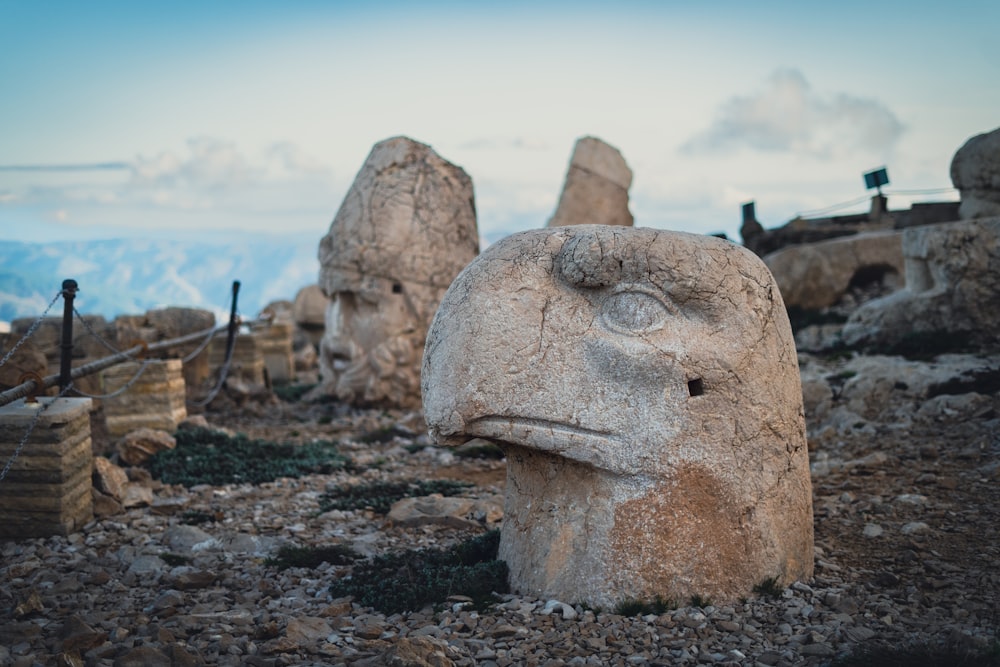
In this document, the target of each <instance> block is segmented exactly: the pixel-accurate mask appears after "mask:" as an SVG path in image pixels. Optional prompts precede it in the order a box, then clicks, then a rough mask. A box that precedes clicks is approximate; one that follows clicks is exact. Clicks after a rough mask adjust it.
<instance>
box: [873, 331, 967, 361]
mask: <svg viewBox="0 0 1000 667" xmlns="http://www.w3.org/2000/svg"><path fill="white" fill-rule="evenodd" d="M866 351H867V352H868V353H869V354H886V355H892V356H900V357H905V358H906V359H909V360H911V361H930V360H931V359H934V357H936V356H938V355H939V354H948V353H954V352H975V351H977V348H976V347H975V346H974V345H973V344H972V336H971V334H970V333H968V332H961V331H911V332H909V333H907V334H906V335H904V336H903V337H902V338H900V339H899V340H898V341H897V342H895V343H893V344H891V345H884V346H872V347H869V348H867V349H866Z"/></svg>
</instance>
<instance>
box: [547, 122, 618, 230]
mask: <svg viewBox="0 0 1000 667" xmlns="http://www.w3.org/2000/svg"><path fill="white" fill-rule="evenodd" d="M631 185H632V170H631V169H629V168H628V165H627V164H626V163H625V158H623V157H622V154H621V153H620V152H619V151H618V149H617V148H615V147H613V146H610V145H608V144H606V143H604V142H603V141H601V140H600V139H597V138H596V137H583V138H582V139H580V140H578V141H577V142H576V147H575V148H574V149H573V156H572V158H570V162H569V171H568V172H567V173H566V182H565V183H564V184H563V190H562V194H561V195H560V197H559V205H558V207H557V208H556V212H555V214H554V215H553V216H552V219H551V220H549V225H548V226H549V227H561V226H563V225H587V224H601V225H622V226H625V227H631V226H632V213H631V211H629V209H628V189H629V187H631Z"/></svg>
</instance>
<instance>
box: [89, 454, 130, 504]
mask: <svg viewBox="0 0 1000 667" xmlns="http://www.w3.org/2000/svg"><path fill="white" fill-rule="evenodd" d="M93 483H94V489H95V490H97V491H100V492H101V493H104V494H106V495H108V496H111V497H112V498H114V499H115V500H117V501H119V502H120V501H121V499H122V498H124V497H125V489H126V487H127V486H128V473H126V472H125V470H124V469H123V468H120V467H118V466H116V465H115V464H114V463H112V462H111V461H109V460H108V459H106V458H105V457H103V456H95V457H94V473H93Z"/></svg>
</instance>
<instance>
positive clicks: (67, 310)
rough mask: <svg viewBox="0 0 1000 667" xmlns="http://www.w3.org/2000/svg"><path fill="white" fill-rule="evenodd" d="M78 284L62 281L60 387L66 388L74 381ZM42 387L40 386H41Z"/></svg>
mask: <svg viewBox="0 0 1000 667" xmlns="http://www.w3.org/2000/svg"><path fill="white" fill-rule="evenodd" d="M76 290H77V284H76V281H75V280H73V279H66V280H64V281H63V283H62V297H63V321H62V336H61V337H60V338H59V349H60V356H59V389H60V390H62V389H65V388H66V387H67V386H69V383H70V382H72V381H73V378H72V377H71V373H72V368H71V367H70V366H71V365H72V363H73V298H74V297H75V296H76ZM39 389H40V388H39Z"/></svg>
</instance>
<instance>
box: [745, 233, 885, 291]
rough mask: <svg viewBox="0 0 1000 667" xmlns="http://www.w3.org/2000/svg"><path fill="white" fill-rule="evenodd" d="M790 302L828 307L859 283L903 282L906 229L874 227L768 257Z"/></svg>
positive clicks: (784, 249)
mask: <svg viewBox="0 0 1000 667" xmlns="http://www.w3.org/2000/svg"><path fill="white" fill-rule="evenodd" d="M764 263H765V264H767V268H768V269H770V270H771V273H772V274H773V275H774V280H775V282H777V283H778V288H779V289H780V290H781V296H782V298H783V299H784V300H785V305H786V306H788V307H794V306H798V307H799V308H802V309H805V310H819V309H822V308H828V307H830V306H832V305H834V304H836V303H837V302H838V301H840V300H841V298H842V297H843V296H844V295H845V294H846V293H847V292H848V290H849V289H850V288H851V287H852V286H855V285H859V284H864V283H870V282H873V281H881V282H882V283H883V284H885V285H886V286H887V287H888V289H898V288H899V287H902V282H903V281H902V274H903V249H902V232H898V231H888V232H871V233H867V234H857V235H855V236H847V237H843V238H837V239H831V240H829V241H820V242H818V243H809V244H805V245H796V246H789V247H787V248H782V249H781V250H778V251H777V252H773V253H771V254H769V255H767V256H766V257H764Z"/></svg>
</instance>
